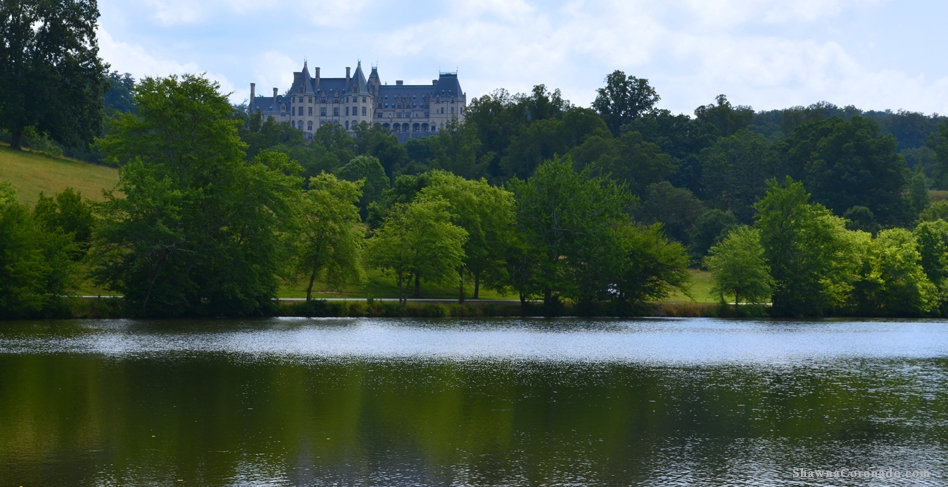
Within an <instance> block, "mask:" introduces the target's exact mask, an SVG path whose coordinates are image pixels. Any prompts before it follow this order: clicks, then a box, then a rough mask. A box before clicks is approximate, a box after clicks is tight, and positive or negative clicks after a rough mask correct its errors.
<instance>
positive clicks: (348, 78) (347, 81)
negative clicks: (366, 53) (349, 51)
mask: <svg viewBox="0 0 948 487" xmlns="http://www.w3.org/2000/svg"><path fill="white" fill-rule="evenodd" d="M351 72H352V68H348V67H347V68H346V86H349V80H350V79H351V78H352V74H350V73H351Z"/></svg>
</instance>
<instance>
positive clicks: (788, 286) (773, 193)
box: [755, 178, 855, 316]
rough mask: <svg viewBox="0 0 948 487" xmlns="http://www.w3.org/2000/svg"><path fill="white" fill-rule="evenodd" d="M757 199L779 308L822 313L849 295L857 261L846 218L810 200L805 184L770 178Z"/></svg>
mask: <svg viewBox="0 0 948 487" xmlns="http://www.w3.org/2000/svg"><path fill="white" fill-rule="evenodd" d="M767 184H768V188H769V189H768V191H767V195H766V196H765V197H764V198H763V199H762V200H761V201H760V202H758V203H757V205H756V208H757V211H758V217H757V218H758V219H757V222H756V224H755V228H756V229H758V230H759V231H760V241H761V244H762V245H763V247H764V256H765V257H766V258H767V264H768V265H769V266H770V271H771V276H773V278H774V290H773V310H774V311H775V312H776V313H778V314H783V315H788V316H811V315H821V314H823V313H825V312H827V311H828V310H830V309H833V308H835V307H838V306H841V305H842V304H843V303H844V301H845V299H846V298H847V297H848V293H849V290H850V283H851V281H852V279H853V276H852V272H853V267H854V266H855V263H854V261H853V258H854V254H853V251H854V248H853V243H852V241H851V240H850V239H849V238H848V235H847V230H846V228H845V222H844V220H843V219H841V218H839V217H835V216H833V215H832V214H831V213H830V212H829V211H828V210H827V209H826V208H825V207H823V206H822V205H819V204H810V202H809V200H810V195H809V194H807V192H806V190H805V189H804V188H803V184H802V183H799V182H795V181H793V180H792V179H790V178H787V180H786V182H785V185H784V187H781V186H779V185H778V184H777V181H776V180H771V181H768V183H767Z"/></svg>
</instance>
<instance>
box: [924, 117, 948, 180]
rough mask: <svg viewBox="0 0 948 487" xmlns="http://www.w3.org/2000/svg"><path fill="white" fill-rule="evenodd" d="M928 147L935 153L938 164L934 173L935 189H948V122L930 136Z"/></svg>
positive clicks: (940, 125) (941, 124)
mask: <svg viewBox="0 0 948 487" xmlns="http://www.w3.org/2000/svg"><path fill="white" fill-rule="evenodd" d="M926 146H927V147H928V148H929V149H931V150H932V151H933V152H934V153H935V161H936V162H937V163H938V164H937V165H936V166H935V168H934V171H932V172H933V174H932V179H934V183H935V187H937V188H940V189H945V188H948V120H946V121H944V122H942V123H940V124H939V125H938V129H937V130H936V131H935V132H932V133H931V134H929V135H928V140H927V142H926Z"/></svg>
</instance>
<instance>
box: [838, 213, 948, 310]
mask: <svg viewBox="0 0 948 487" xmlns="http://www.w3.org/2000/svg"><path fill="white" fill-rule="evenodd" d="M864 242H865V243H864V245H863V251H862V255H861V257H862V259H861V260H862V262H861V266H860V268H859V272H858V273H857V276H856V279H855V281H854V283H853V292H852V299H851V300H852V304H853V307H854V309H855V311H856V312H858V313H860V314H866V315H873V316H875V315H891V316H921V315H925V314H928V313H930V312H931V311H932V310H934V309H935V308H936V307H937V306H938V288H937V287H936V286H935V285H934V284H933V283H932V282H931V281H930V280H929V279H928V277H927V276H926V275H925V269H924V267H923V264H924V263H923V256H922V254H921V253H919V249H918V245H917V244H916V241H915V237H914V236H913V235H912V233H911V232H909V231H908V230H905V229H902V228H894V229H890V230H883V231H881V232H879V236H878V237H876V238H875V239H874V240H872V241H871V242H869V241H868V239H864Z"/></svg>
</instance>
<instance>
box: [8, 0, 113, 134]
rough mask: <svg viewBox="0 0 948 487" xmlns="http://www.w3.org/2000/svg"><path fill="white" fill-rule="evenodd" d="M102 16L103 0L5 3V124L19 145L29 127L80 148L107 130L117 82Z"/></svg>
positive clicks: (35, 0)
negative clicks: (106, 105) (101, 31)
mask: <svg viewBox="0 0 948 487" xmlns="http://www.w3.org/2000/svg"><path fill="white" fill-rule="evenodd" d="M98 18H99V8H98V4H97V2H96V0H71V1H54V0H10V1H4V2H0V87H2V88H0V127H3V128H5V129H6V130H8V131H9V132H10V135H11V136H12V143H11V147H12V148H14V149H17V150H19V149H20V148H21V147H22V139H23V132H24V130H26V128H27V127H35V129H36V131H37V132H40V133H45V134H47V135H49V137H51V138H52V139H53V140H56V141H57V142H59V143H61V144H64V145H67V146H74V147H78V146H82V145H87V144H89V143H90V142H92V139H93V137H95V136H97V135H99V133H100V132H101V127H102V113H103V102H102V95H103V94H104V93H105V92H106V90H107V89H108V86H109V85H108V83H107V82H106V78H105V74H106V69H107V66H106V65H105V64H103V62H102V60H101V59H99V47H98V41H97V40H96V23H97V20H98Z"/></svg>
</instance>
